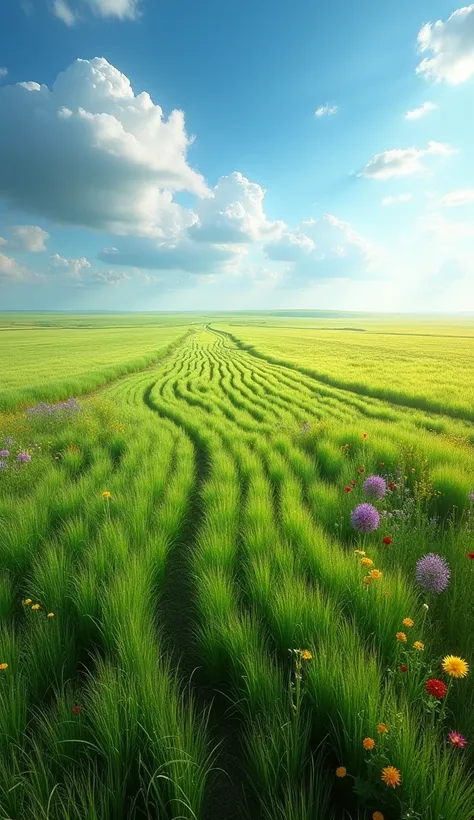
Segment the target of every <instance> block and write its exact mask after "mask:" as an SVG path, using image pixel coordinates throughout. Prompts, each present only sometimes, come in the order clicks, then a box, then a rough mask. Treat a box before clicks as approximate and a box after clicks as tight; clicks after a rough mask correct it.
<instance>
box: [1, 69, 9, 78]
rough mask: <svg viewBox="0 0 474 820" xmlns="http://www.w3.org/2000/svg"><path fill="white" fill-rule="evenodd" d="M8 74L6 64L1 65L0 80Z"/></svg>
mask: <svg viewBox="0 0 474 820" xmlns="http://www.w3.org/2000/svg"><path fill="white" fill-rule="evenodd" d="M7 74H8V68H5V67H4V66H1V67H0V80H1V78H2V77H6V76H7Z"/></svg>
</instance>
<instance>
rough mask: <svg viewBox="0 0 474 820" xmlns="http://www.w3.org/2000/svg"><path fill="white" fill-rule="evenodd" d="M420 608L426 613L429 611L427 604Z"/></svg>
mask: <svg viewBox="0 0 474 820" xmlns="http://www.w3.org/2000/svg"><path fill="white" fill-rule="evenodd" d="M421 608H422V609H424V610H425V611H426V612H428V610H429V606H428V604H422V606H421Z"/></svg>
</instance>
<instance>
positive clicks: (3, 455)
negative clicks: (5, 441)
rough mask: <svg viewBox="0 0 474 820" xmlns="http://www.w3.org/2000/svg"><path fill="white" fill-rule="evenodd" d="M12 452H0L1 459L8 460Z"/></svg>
mask: <svg viewBox="0 0 474 820" xmlns="http://www.w3.org/2000/svg"><path fill="white" fill-rule="evenodd" d="M9 455H10V450H0V458H8V456H9Z"/></svg>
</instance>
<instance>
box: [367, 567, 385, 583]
mask: <svg viewBox="0 0 474 820" xmlns="http://www.w3.org/2000/svg"><path fill="white" fill-rule="evenodd" d="M369 575H370V577H371V578H372V581H380V579H381V577H382V575H383V572H381V571H380V570H379V569H371V570H370V572H369Z"/></svg>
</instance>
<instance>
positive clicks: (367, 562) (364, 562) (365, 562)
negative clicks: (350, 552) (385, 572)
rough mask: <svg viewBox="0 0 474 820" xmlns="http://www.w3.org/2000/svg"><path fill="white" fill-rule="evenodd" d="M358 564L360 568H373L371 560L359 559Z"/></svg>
mask: <svg viewBox="0 0 474 820" xmlns="http://www.w3.org/2000/svg"><path fill="white" fill-rule="evenodd" d="M360 564H361V566H362V567H373V565H374V562H373V561H372V558H361V559H360Z"/></svg>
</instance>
